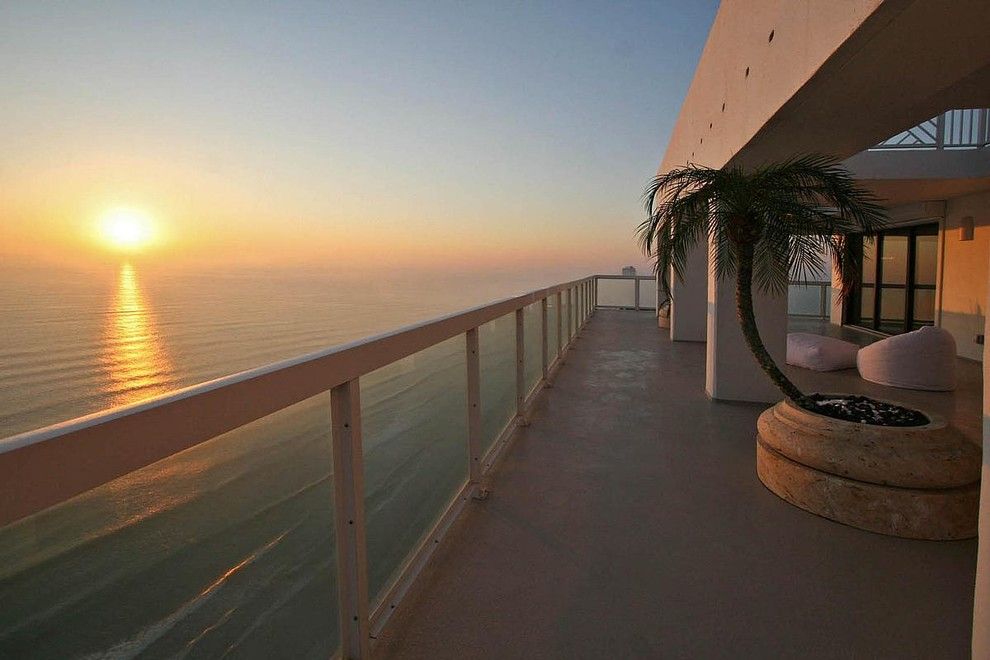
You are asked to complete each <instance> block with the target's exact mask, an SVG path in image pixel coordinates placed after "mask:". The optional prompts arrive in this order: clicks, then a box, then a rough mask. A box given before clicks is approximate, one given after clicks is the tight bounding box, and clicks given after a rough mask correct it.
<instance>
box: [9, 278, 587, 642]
mask: <svg viewBox="0 0 990 660" xmlns="http://www.w3.org/2000/svg"><path fill="white" fill-rule="evenodd" d="M575 275H580V273H575ZM559 279H564V278H555V279H547V278H546V277H542V278H541V277H539V276H520V275H506V274H492V275H487V276H486V275H470V276H465V275H457V274H453V273H451V274H431V275H423V274H401V273H396V274H371V275H367V274H357V273H333V272H331V271H321V270H314V269H277V270H275V269H266V270H260V269H254V270H250V269H245V270H240V271H224V272H202V271H201V272H191V271H183V272H171V271H168V270H162V269H157V270H156V269H152V268H143V267H141V266H140V265H136V264H131V263H121V264H115V265H113V266H109V267H106V268H97V269H91V270H88V271H85V272H81V271H73V270H69V269H63V270H57V269H56V270H53V269H49V268H41V267H21V268H3V267H0V437H7V436H10V435H13V434H16V433H20V432H23V431H28V430H32V429H35V428H39V427H42V426H45V425H48V424H52V423H56V422H60V421H64V420H67V419H70V418H73V417H77V416H80V415H83V414H87V413H91V412H94V411H98V410H102V409H106V408H110V407H114V406H118V405H124V404H127V403H131V402H134V401H139V400H141V399H144V398H148V397H151V396H155V395H159V394H162V393H165V392H168V391H170V390H174V389H177V388H180V387H185V386H188V385H192V384H195V383H199V382H202V381H205V380H209V379H212V378H216V377H218V376H223V375H227V374H231V373H235V372H238V371H241V370H244V369H249V368H252V367H256V366H259V365H263V364H267V363H270V362H273V361H276V360H279V359H283V358H288V357H294V356H297V355H301V354H304V353H307V352H310V351H314V350H318V349H322V348H325V347H328V346H332V345H335V344H339V343H342V342H345V341H349V340H353V339H357V338H359V337H362V336H367V335H370V334H375V333H378V332H383V331H386V330H390V329H394V328H396V327H399V326H402V325H406V324H409V323H413V322H416V321H420V320H424V319H427V318H431V317H434V316H437V315H440V314H443V313H448V312H452V311H456V310H458V309H463V308H467V307H470V306H474V305H478V304H481V303H483V302H487V301H489V300H493V299H497V298H500V297H504V296H507V295H511V294H514V293H521V292H524V291H527V290H531V289H533V288H539V287H541V286H547V285H549V284H552V283H554V282H556V281H559ZM557 312H558V310H557V309H556V308H554V307H553V306H551V310H550V314H551V323H555V318H556V317H555V315H556V314H557ZM524 320H525V327H526V330H527V332H526V338H527V340H526V346H527V360H526V365H525V374H526V383H527V386H528V387H532V386H535V384H536V382H537V380H538V378H539V374H540V367H539V362H538V360H539V354H540V346H539V337H540V332H539V327H540V326H539V324H540V317H539V310H538V306H531V307H530V308H528V309H527V310H526V312H525V316H524ZM514 328H515V325H514V318H513V317H512V316H509V317H505V318H502V319H499V320H496V321H494V322H492V323H489V324H487V325H486V326H485V327H483V328H481V330H480V339H481V367H482V413H483V414H482V421H483V429H484V437H485V442H486V443H487V444H488V445H490V444H491V443H492V442H493V441H494V439H495V438H496V436H497V435H498V434H499V432H500V431H501V429H502V428H504V426H505V425H506V424H507V423H508V422H509V421H510V420H511V418H512V414H513V411H514V395H515V392H514V388H515V372H514V357H515V337H514ZM556 350H557V347H556V346H551V347H550V352H551V355H553V354H555V352H556ZM465 372H466V364H465V358H464V339H463V337H455V338H452V339H450V340H448V341H446V342H443V343H441V344H439V345H437V346H434V347H432V348H429V349H427V350H424V351H422V352H420V353H418V354H416V355H414V356H411V357H409V358H406V359H404V360H401V361H399V362H397V363H395V364H392V365H389V366H387V367H384V368H382V369H379V370H378V371H376V372H373V373H371V374H369V375H367V376H365V377H362V379H361V399H362V423H363V431H364V453H365V479H366V493H365V498H366V515H367V524H368V555H369V581H370V584H371V594H372V599H373V600H374V599H375V598H376V597H377V596H378V595H380V594H381V593H382V592H383V591H384V590H385V589H386V588H387V587H388V585H389V584H390V583H391V581H392V580H393V579H394V578H395V576H396V575H397V573H398V572H399V571H400V570H401V567H402V564H403V562H404V561H405V560H406V558H407V556H408V553H409V552H410V550H411V549H412V548H413V547H414V546H415V545H416V544H417V542H418V541H419V539H420V538H421V537H422V535H423V534H424V533H425V531H426V530H427V529H428V528H429V527H430V526H431V525H432V524H433V522H434V521H435V520H436V518H437V516H438V515H439V514H440V513H441V512H442V510H443V509H444V508H445V506H446V504H447V502H448V501H449V500H450V498H451V497H452V496H453V494H454V493H456V492H457V490H458V489H459V488H460V486H461V484H463V483H464V481H465V479H466V477H467V449H466V442H467V440H466V438H467V428H466V413H465V405H466V404H465V401H466V393H465ZM132 440H133V441H134V442H140V441H141V438H139V437H136V438H133V439H132ZM53 467H54V466H53ZM59 467H61V468H62V469H64V468H65V466H59ZM332 479H333V466H332V464H331V453H330V441H329V398H328V395H325V394H324V395H320V396H316V397H313V398H312V399H310V400H307V401H304V402H301V403H299V404H296V405H295V406H292V407H291V408H289V409H286V410H283V411H281V412H279V413H275V414H273V415H270V416H268V417H266V418H264V419H261V420H258V421H257V422H254V423H252V424H250V425H248V426H246V427H242V428H240V429H237V430H235V431H232V432H230V433H227V434H225V435H223V436H220V437H218V438H215V439H213V440H211V441H209V442H206V443H203V444H201V445H199V446H197V447H194V448H192V449H189V450H187V451H185V452H182V453H180V454H177V455H175V456H172V457H170V458H168V459H166V460H163V461H160V462H159V463H156V464H154V465H151V466H148V467H146V468H144V469H142V470H139V471H137V472H135V473H132V474H130V475H127V476H125V477H122V478H120V479H117V480H115V481H113V482H111V483H109V484H106V485H104V486H102V487H100V488H97V489H95V490H93V491H90V492H88V493H85V494H83V495H81V496H79V497H77V498H75V499H73V500H71V501H68V502H64V503H62V504H60V505H58V506H56V507H53V508H51V509H48V510H46V511H43V512H41V513H38V514H35V515H33V516H31V517H29V518H27V519H24V520H21V521H18V522H17V523H14V524H12V525H9V526H7V527H4V528H2V529H0V657H3V658H20V657H31V658H130V657H137V656H141V657H148V658H164V657H170V658H171V657H226V656H229V657H259V658H262V657H264V658H271V657H292V658H308V657H313V658H316V657H320V658H326V657H328V656H329V655H330V654H331V653H332V652H333V651H334V649H335V648H336V645H337V641H338V635H337V614H336V596H335V584H334V572H335V561H336V560H335V556H334V539H333V517H332V516H333V513H332V491H333V488H332V484H333V482H332ZM4 496H5V497H9V496H11V494H9V493H8V494H5V495H4Z"/></svg>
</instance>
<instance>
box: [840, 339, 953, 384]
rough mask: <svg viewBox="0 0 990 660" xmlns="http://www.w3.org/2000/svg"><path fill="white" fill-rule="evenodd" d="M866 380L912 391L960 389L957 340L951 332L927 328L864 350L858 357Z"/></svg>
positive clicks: (857, 360) (857, 359)
mask: <svg viewBox="0 0 990 660" xmlns="http://www.w3.org/2000/svg"><path fill="white" fill-rule="evenodd" d="M856 366H857V367H858V368H859V375H860V376H862V377H863V378H864V379H865V380H869V381H872V382H874V383H880V384H881V385H890V386H891V387H903V388H905V389H909V390H933V391H938V392H945V391H948V390H954V389H956V340H955V339H953V338H952V334H951V333H950V332H949V331H948V330H943V329H942V328H935V327H932V326H924V327H923V328H921V329H920V330H915V331H914V332H908V333H905V334H903V335H896V336H894V337H889V338H887V339H883V340H881V341H878V342H876V343H875V344H870V345H869V346H867V347H865V348H863V349H862V350H860V352H859V356H858V357H857V358H856Z"/></svg>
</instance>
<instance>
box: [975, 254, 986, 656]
mask: <svg viewBox="0 0 990 660" xmlns="http://www.w3.org/2000/svg"><path fill="white" fill-rule="evenodd" d="M983 267H984V269H985V270H987V257H986V256H984V258H983ZM985 279H986V278H984V281H985ZM983 303H984V305H990V300H988V299H987V296H986V294H984V296H983ZM983 328H984V330H983V331H984V332H986V333H990V325H988V324H986V323H984V326H983ZM981 478H982V480H983V485H982V486H981V487H980V528H979V538H980V544H979V549H978V554H977V558H976V590H975V593H974V598H973V601H974V602H973V658H990V570H988V567H990V543H988V542H987V539H990V488H988V487H987V485H988V484H990V362H984V363H983V472H982V476H981Z"/></svg>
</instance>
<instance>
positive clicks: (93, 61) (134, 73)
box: [0, 0, 717, 273]
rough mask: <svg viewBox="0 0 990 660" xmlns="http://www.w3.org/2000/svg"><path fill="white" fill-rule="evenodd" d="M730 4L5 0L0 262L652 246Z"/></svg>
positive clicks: (464, 262)
mask: <svg viewBox="0 0 990 660" xmlns="http://www.w3.org/2000/svg"><path fill="white" fill-rule="evenodd" d="M716 5H717V3H716V2H715V0H710V1H709V0H705V1H702V0H691V1H690V2H686V1H684V0H663V1H660V0H658V1H656V2H647V3H624V2H591V3H583V2H546V3H540V2H519V3H515V2H508V1H505V2H449V3H448V2H401V3H400V2H389V3H384V2H353V3H336V2H314V3H306V2H295V3H267V2H264V3H262V2H258V3H249V2H235V3H200V2H188V3H184V2H137V1H131V2H110V1H108V2H101V3H89V2H65V3H49V2H7V3H3V4H2V6H0V61H2V62H3V63H4V65H3V67H4V71H3V75H0V154H2V156H0V259H4V260H6V261H7V262H8V263H17V262H22V261H31V262H40V263H48V262H60V263H68V262H77V261H87V260H97V261H98V260H107V259H112V258H119V255H115V254H114V250H112V249H111V246H110V245H108V243H107V240H106V236H105V235H102V234H101V229H100V226H101V219H102V218H104V217H105V216H106V215H107V213H108V212H110V211H111V210H113V209H120V208H126V209H132V210H135V211H137V212H139V213H140V214H142V215H144V216H146V217H149V218H151V223H152V226H153V228H154V231H153V240H151V241H149V242H148V244H147V245H146V246H144V247H143V248H142V249H141V250H140V252H141V254H140V258H142V259H146V260H149V261H158V262H162V263H166V264H170V265H175V266H176V267H179V266H183V265H188V264H193V265H204V264H205V265H212V266H217V265H220V266H224V265H232V264H246V265H250V264H287V265H292V264H333V265H335V266H339V267H342V268H363V267H371V268H382V267H408V268H439V269H444V270H457V269H486V268H501V269H513V268H527V267H532V265H533V264H536V263H539V264H544V265H551V266H555V267H560V268H568V269H574V271H575V272H580V273H587V272H591V271H598V272H615V271H617V270H618V269H619V268H621V267H622V266H623V265H626V264H636V265H638V266H640V267H644V266H645V265H646V261H645V260H644V258H643V257H642V255H641V254H640V252H639V249H638V247H637V245H636V241H635V228H636V225H637V224H638V223H639V222H640V220H641V219H642V209H641V202H640V195H641V193H642V190H643V188H644V186H645V185H646V183H647V181H648V180H649V178H650V177H651V176H652V175H653V173H654V172H655V170H656V168H657V165H658V164H659V162H660V160H661V157H662V155H663V151H664V148H665V146H666V142H667V139H668V136H669V134H670V131H671V129H672V128H673V124H674V121H675V120H676V117H677V113H678V111H679V108H680V104H681V101H682V100H683V98H684V95H685V94H686V92H687V88H688V85H689V84H690V81H691V78H692V75H693V72H694V68H695V65H696V63H697V60H698V57H699V56H700V53H701V49H702V47H703V45H704V41H705V38H706V36H707V32H708V28H709V26H710V24H711V22H712V20H713V18H714V14H715V10H716ZM135 256H137V255H135Z"/></svg>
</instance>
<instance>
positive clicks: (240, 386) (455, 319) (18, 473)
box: [0, 275, 595, 525]
mask: <svg viewBox="0 0 990 660" xmlns="http://www.w3.org/2000/svg"><path fill="white" fill-rule="evenodd" d="M594 277H595V276H594V275H589V276H587V277H583V278H580V279H576V280H572V281H570V282H564V283H561V284H557V285H554V286H551V287H547V288H544V289H537V290H535V291H530V292H528V293H524V294H521V295H517V296H512V297H509V298H503V299H501V300H496V301H494V302H491V303H488V304H485V305H480V306H478V307H473V308H470V309H467V310H464V311H460V312H455V313H453V314H448V315H446V316H441V317H439V318H435V319H432V320H428V321H424V322H421V323H416V324H413V325H409V326H406V327H403V328H400V329H397V330H393V331H391V332H386V333H383V334H379V335H376V336H372V337H366V338H363V339H359V340H357V341H353V342H350V343H346V344H342V345H339V346H334V347H331V348H327V349H324V350H321V351H317V352H314V353H309V354H307V355H303V356H300V357H296V358H290V359H288V360H283V361H280V362H276V363H274V364H270V365H267V366H262V367H257V368H254V369H250V370H247V371H242V372H240V373H237V374H233V375H230V376H224V377H222V378H217V379H215V380H211V381H209V382H206V383H201V384H199V385H193V386H191V387H187V388H184V389H181V390H177V391H175V392H171V393H168V394H164V395H162V396H158V397H155V398H152V399H148V400H145V401H142V402H139V403H136V404H132V405H129V406H124V407H120V408H115V409H111V410H105V411H102V412H97V413H94V414H91V415H86V416H84V417H80V418H77V419H73V420H70V421H66V422H62V423H59V424H54V425H51V426H48V427H45V428H42V429H38V430H35V431H29V432H26V433H21V434H18V435H13V436H10V437H8V438H5V439H0V483H4V484H5V488H6V490H7V492H8V493H9V495H8V496H5V497H3V498H0V525H3V524H6V523H8V522H10V521H13V520H17V519H19V518H21V517H24V516H25V515H29V514H30V513H33V512H35V511H40V510H42V509H44V508H47V507H49V506H52V505H54V504H57V503H59V502H61V501H64V500H66V499H68V498H70V497H73V496H75V495H78V494H80V493H83V492H85V491H87V490H90V489H92V488H95V487H97V486H100V485H102V484H104V483H107V482H109V481H111V480H113V479H115V478H117V477H119V476H122V475H124V474H127V473H129V472H133V471H135V470H138V469H140V468H142V467H145V466H147V465H150V464H152V463H154V462H156V461H159V460H161V459H163V458H166V457H168V456H171V455H173V454H176V453H178V452H180V451H183V450H185V449H188V448H190V447H193V446H195V445H197V444H200V443H202V442H205V441H206V440H209V439H211V438H214V437H216V436H218V435H221V434H223V433H226V432H228V431H231V430H233V429H236V428H239V427H241V426H244V425H245V424H250V423H251V422H253V421H256V420H258V419H261V418H262V417H265V416H267V415H270V414H272V413H274V412H277V411H279V410H283V409H285V408H288V407H289V406H291V405H293V404H296V403H299V402H301V401H304V400H306V399H308V398H310V397H312V396H315V395H317V394H321V393H323V392H326V391H328V390H330V389H331V388H333V387H336V386H337V385H340V384H343V383H346V382H348V381H350V380H353V379H355V378H358V377H360V376H363V375H365V374H367V373H370V372H372V371H374V370H375V369H378V368H380V367H383V366H385V365H388V364H391V363H393V362H396V361H397V360H401V359H402V358H405V357H408V356H410V355H413V354H414V353H417V352H419V351H421V350H423V349H425V348H429V347H430V346H434V345H436V344H438V343H440V342H442V341H446V340H447V339H450V338H452V337H455V336H457V335H459V334H463V333H465V332H467V331H468V330H470V329H472V328H476V327H478V326H480V325H483V324H485V323H488V322H489V321H493V320H495V319H497V318H499V317H501V316H503V315H505V314H508V313H511V312H514V311H515V310H517V309H520V308H523V307H525V306H527V305H529V304H531V303H534V302H539V301H540V300H541V299H543V298H546V297H548V296H552V295H553V294H555V293H557V292H559V291H563V290H566V289H569V288H571V287H573V286H575V285H578V284H581V283H584V282H587V281H590V280H593V279H594ZM59 465H61V466H71V468H72V469H67V470H58V471H57V472H58V474H57V475H53V472H55V471H54V470H53V469H52V467H53V466H59Z"/></svg>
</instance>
